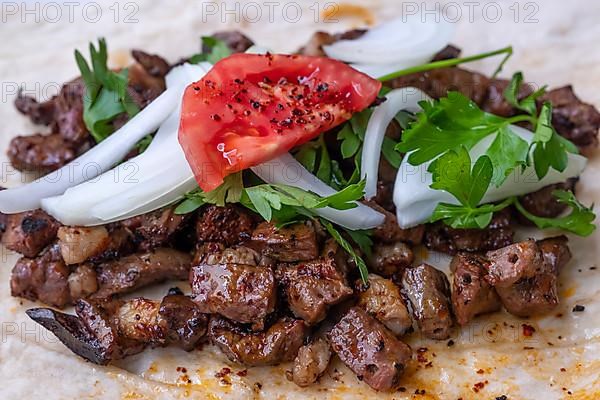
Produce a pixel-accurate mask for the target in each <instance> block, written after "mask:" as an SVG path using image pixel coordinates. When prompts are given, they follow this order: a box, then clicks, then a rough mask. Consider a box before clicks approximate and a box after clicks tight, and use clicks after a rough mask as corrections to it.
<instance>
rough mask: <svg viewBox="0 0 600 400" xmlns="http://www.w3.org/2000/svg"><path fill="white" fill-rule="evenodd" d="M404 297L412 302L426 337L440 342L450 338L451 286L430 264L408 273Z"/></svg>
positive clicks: (409, 269) (404, 283)
mask: <svg viewBox="0 0 600 400" xmlns="http://www.w3.org/2000/svg"><path fill="white" fill-rule="evenodd" d="M402 293H403V294H404V295H405V296H406V297H407V298H408V300H409V301H410V303H411V305H412V313H413V317H414V319H415V320H416V321H417V324H418V326H419V329H420V330H421V332H422V333H423V334H424V335H425V336H427V337H428V338H431V339H438V340H439V339H446V338H447V337H448V336H450V330H451V328H452V308H451V306H450V284H449V283H448V278H446V275H445V274H444V273H443V272H442V271H439V270H437V269H435V268H433V267H432V266H431V265H428V264H421V265H419V266H418V267H413V268H407V269H405V270H404V274H402Z"/></svg>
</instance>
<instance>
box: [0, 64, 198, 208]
mask: <svg viewBox="0 0 600 400" xmlns="http://www.w3.org/2000/svg"><path fill="white" fill-rule="evenodd" d="M198 68H199V67H198ZM198 68H196V67H194V66H190V65H187V66H186V65H182V66H179V67H176V68H173V70H172V71H171V72H169V74H168V78H167V81H168V82H169V83H170V86H171V87H170V88H169V89H167V90H166V91H165V92H163V93H162V94H161V95H160V96H159V97H158V98H156V100H154V101H153V102H152V103H150V104H149V105H148V106H147V107H146V108H144V109H143V110H142V111H140V112H139V114H137V115H136V116H135V117H133V118H132V119H131V120H129V121H128V122H127V123H126V124H125V125H123V126H122V127H121V128H120V129H118V130H117V131H116V132H114V133H113V134H112V135H110V136H109V137H108V138H106V139H105V140H103V141H102V142H101V143H99V144H98V145H96V146H94V147H93V148H92V149H90V150H88V151H87V152H85V153H84V154H82V155H81V156H80V157H78V158H77V159H75V160H73V161H72V162H70V163H69V164H67V165H65V166H64V167H62V168H60V169H59V170H57V171H54V172H52V173H50V174H48V175H46V176H45V177H42V178H40V179H38V180H36V181H34V182H31V183H29V184H27V185H24V186H20V187H18V188H14V189H8V190H4V191H1V192H0V211H1V212H3V213H8V214H12V213H17V212H22V211H27V210H32V209H35V208H39V207H40V206H41V200H42V199H43V198H46V197H50V196H56V195H59V194H62V193H64V192H65V190H67V189H68V188H70V187H72V186H75V185H77V184H80V183H81V182H85V181H87V180H90V179H93V178H95V177H97V176H98V175H100V174H101V173H102V172H104V171H107V170H109V169H110V168H112V167H113V166H114V165H115V164H116V163H118V162H119V161H120V160H122V159H123V157H125V155H126V154H127V153H128V152H129V150H131V148H132V147H133V146H134V145H135V144H136V143H137V142H138V141H139V140H140V139H141V138H143V137H144V136H146V135H148V134H150V133H152V132H154V131H155V130H156V129H157V128H158V127H159V126H160V124H161V123H162V122H163V121H164V120H165V119H166V118H167V117H168V116H169V115H170V114H171V113H172V112H173V110H175V108H176V107H177V104H178V102H179V100H180V99H181V96H182V93H183V90H184V89H185V87H186V86H187V85H188V84H189V83H191V82H193V81H195V80H197V77H198V76H197V75H196V76H194V73H197V72H198V71H199V69H198ZM194 71H195V72H194Z"/></svg>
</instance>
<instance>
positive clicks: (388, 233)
mask: <svg viewBox="0 0 600 400" xmlns="http://www.w3.org/2000/svg"><path fill="white" fill-rule="evenodd" d="M369 207H371V208H373V209H375V210H377V211H379V212H380V213H382V214H383V215H385V219H384V221H383V224H381V225H380V226H378V227H377V228H375V229H374V230H373V237H374V238H376V239H378V240H379V241H381V242H384V243H396V242H399V241H401V242H407V243H410V244H413V245H417V244H421V242H422V241H423V234H424V232H425V225H419V226H416V227H414V228H409V229H402V228H400V226H399V225H398V219H397V218H396V215H395V214H394V213H391V212H389V211H387V210H385V209H384V208H383V207H381V206H379V205H378V204H376V203H374V202H370V203H369Z"/></svg>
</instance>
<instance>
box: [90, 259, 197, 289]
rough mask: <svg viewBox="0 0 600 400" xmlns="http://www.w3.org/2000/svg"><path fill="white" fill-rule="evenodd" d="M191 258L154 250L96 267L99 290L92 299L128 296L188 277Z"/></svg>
mask: <svg viewBox="0 0 600 400" xmlns="http://www.w3.org/2000/svg"><path fill="white" fill-rule="evenodd" d="M190 264H191V257H190V255H189V254H187V253H183V252H181V251H177V250H174V249H169V248H158V249H155V250H154V251H151V252H149V253H140V254H132V255H130V256H127V257H123V258H120V259H118V260H114V261H108V262H105V263H102V264H100V265H99V266H98V271H97V272H98V286H99V288H100V289H99V290H98V292H96V293H95V294H94V297H95V298H107V297H110V296H112V295H115V294H123V293H129V292H132V291H134V290H137V289H139V288H142V287H144V286H148V285H151V284H153V283H158V282H163V281H165V280H168V279H179V280H184V279H186V278H187V277H188V274H189V270H190Z"/></svg>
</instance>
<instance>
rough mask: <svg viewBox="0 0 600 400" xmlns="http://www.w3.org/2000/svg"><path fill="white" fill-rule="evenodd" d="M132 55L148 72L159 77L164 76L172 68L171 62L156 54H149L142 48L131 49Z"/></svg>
mask: <svg viewBox="0 0 600 400" xmlns="http://www.w3.org/2000/svg"><path fill="white" fill-rule="evenodd" d="M131 56H132V57H133V59H134V60H135V61H136V62H137V63H138V64H140V65H141V66H142V67H143V68H144V69H145V70H146V72H148V74H150V75H152V76H154V77H157V78H163V77H164V76H165V75H166V74H167V72H169V70H170V69H171V67H170V66H169V63H168V62H167V61H166V60H165V59H164V58H162V57H161V56H158V55H156V54H149V53H146V52H144V51H142V50H131Z"/></svg>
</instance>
